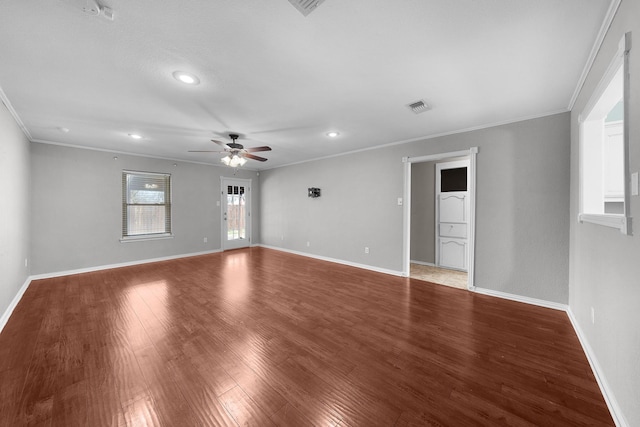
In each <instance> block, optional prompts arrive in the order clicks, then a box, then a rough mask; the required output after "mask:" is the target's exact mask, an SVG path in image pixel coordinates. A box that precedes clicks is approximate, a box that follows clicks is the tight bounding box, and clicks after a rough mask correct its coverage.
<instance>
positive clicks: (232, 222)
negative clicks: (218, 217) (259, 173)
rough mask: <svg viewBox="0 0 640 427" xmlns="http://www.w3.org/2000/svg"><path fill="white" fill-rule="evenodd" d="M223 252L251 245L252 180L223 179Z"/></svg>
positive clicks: (221, 205)
mask: <svg viewBox="0 0 640 427" xmlns="http://www.w3.org/2000/svg"><path fill="white" fill-rule="evenodd" d="M221 181H222V191H221V193H222V203H221V204H220V207H221V208H222V230H221V231H222V233H221V234H222V250H228V249H239V248H246V247H249V246H250V245H251V221H250V216H251V180H250V179H235V178H225V177H222V179H221Z"/></svg>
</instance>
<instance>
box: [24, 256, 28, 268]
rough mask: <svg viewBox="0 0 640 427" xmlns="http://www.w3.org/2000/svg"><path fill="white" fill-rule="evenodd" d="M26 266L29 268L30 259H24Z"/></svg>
mask: <svg viewBox="0 0 640 427" xmlns="http://www.w3.org/2000/svg"><path fill="white" fill-rule="evenodd" d="M24 266H25V267H28V266H29V258H25V259H24Z"/></svg>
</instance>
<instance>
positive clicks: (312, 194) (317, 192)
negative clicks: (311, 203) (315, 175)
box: [309, 187, 320, 197]
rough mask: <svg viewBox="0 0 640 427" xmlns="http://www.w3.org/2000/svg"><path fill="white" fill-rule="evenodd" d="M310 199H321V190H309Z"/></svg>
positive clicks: (312, 188)
mask: <svg viewBox="0 0 640 427" xmlns="http://www.w3.org/2000/svg"><path fill="white" fill-rule="evenodd" d="M309 197H320V189H319V188H315V187H311V188H309Z"/></svg>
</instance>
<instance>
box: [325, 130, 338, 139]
mask: <svg viewBox="0 0 640 427" xmlns="http://www.w3.org/2000/svg"><path fill="white" fill-rule="evenodd" d="M339 135H340V132H336V131H334V130H333V131H331V132H327V136H328V137H329V138H337V137H338V136H339Z"/></svg>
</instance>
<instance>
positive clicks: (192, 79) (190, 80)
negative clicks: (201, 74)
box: [173, 71, 200, 85]
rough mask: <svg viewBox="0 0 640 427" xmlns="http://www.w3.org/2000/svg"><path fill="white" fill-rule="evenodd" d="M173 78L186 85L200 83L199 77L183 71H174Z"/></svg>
mask: <svg viewBox="0 0 640 427" xmlns="http://www.w3.org/2000/svg"><path fill="white" fill-rule="evenodd" d="M173 78H175V79H176V80H178V81H179V82H182V83H185V84H188V85H197V84H198V83H200V79H199V78H198V77H196V76H195V75H193V74H191V73H186V72H184V71H174V73H173Z"/></svg>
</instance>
